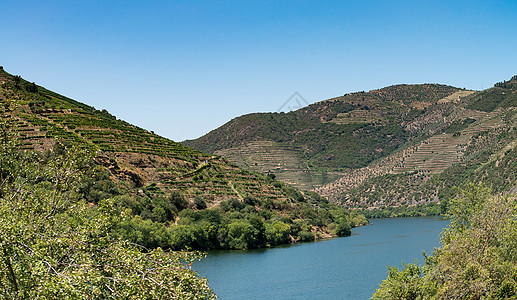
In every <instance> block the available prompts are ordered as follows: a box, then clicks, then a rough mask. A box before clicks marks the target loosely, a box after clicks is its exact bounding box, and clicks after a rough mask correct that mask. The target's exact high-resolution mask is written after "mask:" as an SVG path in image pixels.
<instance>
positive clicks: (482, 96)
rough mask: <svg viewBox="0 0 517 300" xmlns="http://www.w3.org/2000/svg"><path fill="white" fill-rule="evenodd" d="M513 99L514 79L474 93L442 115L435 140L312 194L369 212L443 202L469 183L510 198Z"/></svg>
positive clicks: (515, 135) (515, 138)
mask: <svg viewBox="0 0 517 300" xmlns="http://www.w3.org/2000/svg"><path fill="white" fill-rule="evenodd" d="M516 95H517V76H514V77H512V79H510V80H509V81H505V82H502V83H498V84H496V85H495V86H494V87H493V88H490V89H487V90H484V91H481V92H476V93H473V94H471V95H469V96H468V97H465V98H463V99H462V100H461V101H458V102H457V103H456V104H455V105H454V106H453V107H452V108H451V109H450V111H449V113H447V114H446V115H444V118H443V119H442V121H441V122H438V123H437V125H436V126H435V127H436V129H435V134H434V135H431V136H429V137H427V138H424V139H421V140H417V142H414V143H411V144H408V145H407V146H405V147H403V148H402V149H401V150H399V151H397V152H394V153H393V154H392V155H390V156H388V157H386V158H384V159H381V160H378V161H376V162H375V163H373V164H371V165H370V166H367V167H364V168H361V169H358V170H353V171H350V172H348V173H346V174H344V176H343V177H342V178H340V179H339V180H337V181H335V182H333V183H330V184H328V185H326V186H323V187H320V188H318V189H316V191H318V192H319V193H321V194H323V195H325V196H327V197H329V199H331V200H333V201H337V202H342V203H346V204H347V206H349V207H368V208H373V207H377V208H379V207H381V208H382V207H385V206H399V205H416V204H425V203H429V202H440V201H444V200H447V199H448V198H450V197H451V196H452V195H454V193H455V187H457V186H462V185H463V184H465V183H467V182H469V181H470V182H476V183H478V182H484V183H486V184H488V185H490V186H491V187H492V189H493V190H494V191H496V192H498V193H505V192H506V193H508V192H515V185H516V184H517V182H516V176H515V171H516V169H517V164H516V163H515V162H516V158H517V157H516V156H515V155H516V153H515V145H516V144H517V131H516V129H515V128H516V125H517V123H516V122H517V116H516V114H517V109H516V107H515V105H516V104H517V102H515V100H514V99H515V97H516ZM476 109H483V110H476Z"/></svg>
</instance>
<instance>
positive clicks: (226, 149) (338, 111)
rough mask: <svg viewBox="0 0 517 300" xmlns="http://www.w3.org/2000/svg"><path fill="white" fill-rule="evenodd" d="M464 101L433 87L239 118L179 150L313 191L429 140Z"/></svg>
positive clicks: (359, 95) (447, 89) (443, 88)
mask: <svg viewBox="0 0 517 300" xmlns="http://www.w3.org/2000/svg"><path fill="white" fill-rule="evenodd" d="M470 93H471V92H470V91H464V90H461V89H458V88H454V87H450V86H445V85H437V84H423V85H397V86H391V87H387V88H384V89H380V90H375V91H371V92H368V93H365V92H359V93H353V94H347V95H344V96H342V97H337V98H333V99H329V100H326V101H321V102H318V103H315V104H312V105H309V106H307V107H305V108H301V109H299V110H297V111H293V112H289V113H262V114H250V115H245V116H241V117H238V118H235V119H233V120H231V121H230V122H228V123H226V124H225V125H223V126H221V127H220V128H218V129H216V130H213V131H211V132H210V133H208V134H207V135H205V136H203V137H201V138H199V139H196V140H192V141H185V142H183V144H184V145H187V146H190V147H193V148H195V149H199V150H202V151H204V152H210V153H215V154H219V155H222V156H224V157H227V158H228V159H230V161H232V162H234V163H236V164H238V165H240V166H243V167H247V168H249V169H252V170H256V171H259V172H270V173H275V174H276V175H277V176H278V178H280V179H282V180H284V181H286V182H289V183H291V184H293V185H296V186H298V187H300V188H305V189H312V188H316V187H319V186H322V185H323V184H326V183H329V182H331V181H334V180H336V179H338V178H339V177H341V176H343V174H344V172H347V170H351V169H358V168H361V167H365V166H367V165H369V164H370V163H372V162H373V161H375V160H376V159H379V158H382V157H386V156H388V155H389V154H391V153H393V151H395V150H396V149H398V148H399V147H401V146H402V145H404V144H405V143H407V142H408V141H410V140H411V139H412V138H414V137H415V136H417V135H422V133H423V132H426V131H430V132H431V134H432V130H433V129H432V127H433V126H435V123H436V121H437V120H439V119H440V118H441V117H442V115H443V114H444V113H445V112H446V111H447V110H448V109H449V108H450V106H451V103H453V102H454V101H457V100H458V99H459V98H460V97H464V96H466V95H468V94H470ZM440 101H442V102H440Z"/></svg>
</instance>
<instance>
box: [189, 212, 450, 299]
mask: <svg viewBox="0 0 517 300" xmlns="http://www.w3.org/2000/svg"><path fill="white" fill-rule="evenodd" d="M370 222H371V224H372V225H369V226H364V227H359V228H354V229H352V236H350V237H343V238H333V239H329V240H325V241H319V242H313V243H302V244H295V245H289V246H285V247H278V248H272V249H264V250H248V251H210V252H209V253H208V255H207V257H206V258H204V259H203V260H201V261H200V262H195V263H194V266H193V268H194V269H195V270H196V271H198V272H199V274H200V275H201V276H206V277H207V278H208V281H209V283H210V286H211V287H212V288H213V290H214V291H215V292H216V293H217V295H218V296H219V297H220V298H221V299H223V300H232V299H369V298H370V297H371V295H372V293H373V292H375V289H376V288H377V287H378V285H379V283H380V282H381V281H382V280H383V279H385V278H386V276H387V274H388V268H387V266H388V265H390V266H398V267H402V262H406V263H412V262H414V261H415V259H417V260H418V261H419V263H420V264H422V263H423V256H422V250H423V251H425V252H426V253H428V254H430V253H431V252H432V250H433V248H434V247H438V246H439V245H440V240H439V234H440V232H441V231H442V229H443V228H444V227H446V226H447V224H448V222H447V221H445V220H443V219H441V218H437V217H423V218H395V219H372V220H370Z"/></svg>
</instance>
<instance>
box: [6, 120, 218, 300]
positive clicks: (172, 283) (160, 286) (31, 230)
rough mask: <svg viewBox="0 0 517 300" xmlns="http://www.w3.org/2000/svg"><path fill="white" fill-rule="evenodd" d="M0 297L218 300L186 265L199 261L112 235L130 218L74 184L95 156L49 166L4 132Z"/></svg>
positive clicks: (78, 152) (66, 157) (75, 153)
mask: <svg viewBox="0 0 517 300" xmlns="http://www.w3.org/2000/svg"><path fill="white" fill-rule="evenodd" d="M0 129H1V130H0V145H1V147H0V163H2V174H3V175H2V181H1V182H0V190H1V191H2V195H1V196H2V197H1V199H0V224H2V226H0V264H1V265H2V267H0V295H1V296H2V298H4V299H173V298H174V299H214V298H215V295H214V293H213V292H212V291H211V289H210V288H209V287H208V284H207V282H206V280H205V279H202V278H199V277H198V276H197V274H196V273H195V272H194V271H193V270H191V269H190V267H189V264H190V263H191V262H192V261H193V260H194V259H196V258H198V255H197V254H192V253H187V252H164V251H163V250H161V249H159V248H158V249H154V250H150V251H141V250H142V249H141V248H140V247H138V246H135V245H133V244H130V243H129V242H127V241H125V240H122V239H114V238H113V237H112V236H110V234H109V233H110V232H111V230H112V229H114V228H115V227H116V226H117V224H118V223H119V222H120V221H121V220H122V219H124V218H125V217H126V216H127V212H124V211H122V212H121V211H120V210H118V209H117V207H116V206H115V205H114V203H113V201H112V200H109V199H108V200H103V201H101V202H100V203H99V204H98V206H94V207H90V206H89V205H88V203H87V202H86V201H84V200H83V199H82V198H80V197H78V195H79V193H78V191H77V189H76V188H74V182H76V181H77V180H79V179H80V177H81V176H83V171H84V169H87V168H88V167H89V166H90V164H91V161H92V160H91V159H92V157H93V155H94V152H93V151H92V150H91V149H86V148H83V149H80V148H78V147H72V148H70V149H66V151H65V152H64V153H63V154H62V155H60V156H56V157H55V158H54V159H53V160H51V161H48V162H47V163H44V161H43V160H42V159H41V156H40V155H38V154H37V153H31V152H19V151H16V147H15V142H14V141H13V139H12V136H11V135H9V133H8V132H7V128H6V126H0Z"/></svg>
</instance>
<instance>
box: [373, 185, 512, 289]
mask: <svg viewBox="0 0 517 300" xmlns="http://www.w3.org/2000/svg"><path fill="white" fill-rule="evenodd" d="M516 216H517V211H516V203H515V199H514V198H513V197H508V196H504V197H503V196H492V195H491V194H490V190H489V189H488V188H486V187H485V186H478V185H474V184H469V185H468V186H467V188H466V189H464V190H460V191H459V193H458V195H457V197H455V198H454V199H452V200H451V201H450V209H449V217H450V219H451V223H450V225H449V227H448V228H447V229H446V230H445V231H444V232H443V233H442V237H441V242H442V247H441V248H440V249H436V250H435V251H434V253H433V255H432V256H428V257H426V258H425V264H424V266H422V267H419V266H417V265H416V264H408V265H404V268H403V269H402V270H398V269H397V268H390V271H389V275H388V278H387V279H386V280H384V281H383V282H382V283H381V285H380V286H379V289H378V290H377V291H376V292H375V294H374V295H373V298H374V299H514V298H515V297H517V280H516V278H517V267H516V266H517V254H516V252H515V249H517V248H516V247H517V221H516Z"/></svg>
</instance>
